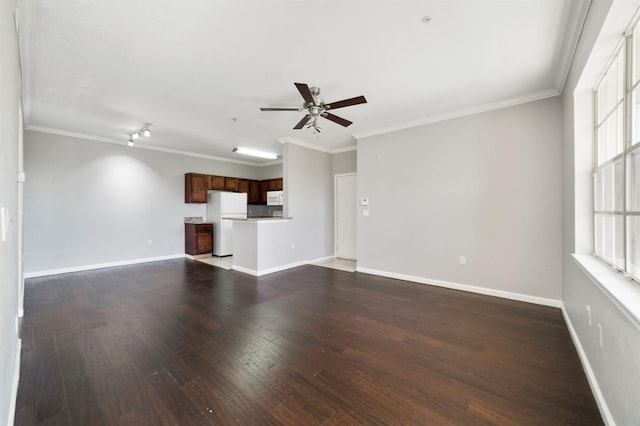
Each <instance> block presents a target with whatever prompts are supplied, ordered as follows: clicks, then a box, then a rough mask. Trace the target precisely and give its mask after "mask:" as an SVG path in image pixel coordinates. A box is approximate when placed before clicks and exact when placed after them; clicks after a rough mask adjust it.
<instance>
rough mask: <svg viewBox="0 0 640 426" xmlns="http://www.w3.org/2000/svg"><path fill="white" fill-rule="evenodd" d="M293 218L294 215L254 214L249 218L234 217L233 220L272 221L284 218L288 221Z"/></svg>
mask: <svg viewBox="0 0 640 426" xmlns="http://www.w3.org/2000/svg"><path fill="white" fill-rule="evenodd" d="M291 219H293V218H292V217H279V216H254V217H247V218H233V219H232V220H237V221H241V222H263V221H264V222H271V221H274V220H283V221H288V220H291Z"/></svg>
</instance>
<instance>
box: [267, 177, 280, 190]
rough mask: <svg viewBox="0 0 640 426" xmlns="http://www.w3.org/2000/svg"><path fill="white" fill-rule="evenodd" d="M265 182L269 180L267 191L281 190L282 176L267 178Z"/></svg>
mask: <svg viewBox="0 0 640 426" xmlns="http://www.w3.org/2000/svg"><path fill="white" fill-rule="evenodd" d="M267 182H269V191H282V188H283V182H282V178H278V179H269V180H268V181H267Z"/></svg>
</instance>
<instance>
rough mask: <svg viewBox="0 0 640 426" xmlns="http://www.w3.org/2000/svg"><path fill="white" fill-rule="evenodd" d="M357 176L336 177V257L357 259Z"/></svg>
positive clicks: (353, 174) (351, 174)
mask: <svg viewBox="0 0 640 426" xmlns="http://www.w3.org/2000/svg"><path fill="white" fill-rule="evenodd" d="M357 197H358V196H357V192H356V174H355V173H350V174H345V175H336V257H338V258H340V259H350V260H355V259H356V219H357V214H358V198H357Z"/></svg>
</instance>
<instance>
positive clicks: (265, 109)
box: [260, 108, 302, 111]
mask: <svg viewBox="0 0 640 426" xmlns="http://www.w3.org/2000/svg"><path fill="white" fill-rule="evenodd" d="M260 111H302V108H260Z"/></svg>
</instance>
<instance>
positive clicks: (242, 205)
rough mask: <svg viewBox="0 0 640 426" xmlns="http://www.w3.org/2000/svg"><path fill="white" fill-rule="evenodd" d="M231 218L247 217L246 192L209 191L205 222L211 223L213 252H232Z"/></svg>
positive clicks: (223, 254)
mask: <svg viewBox="0 0 640 426" xmlns="http://www.w3.org/2000/svg"><path fill="white" fill-rule="evenodd" d="M233 218H241V219H246V218H247V194H244V193H240V192H220V191H209V192H208V194H207V222H212V223H213V254H214V255H215V256H229V255H232V254H233V221H232V220H231V219H233Z"/></svg>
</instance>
